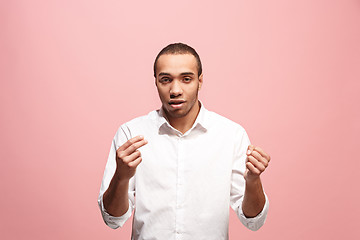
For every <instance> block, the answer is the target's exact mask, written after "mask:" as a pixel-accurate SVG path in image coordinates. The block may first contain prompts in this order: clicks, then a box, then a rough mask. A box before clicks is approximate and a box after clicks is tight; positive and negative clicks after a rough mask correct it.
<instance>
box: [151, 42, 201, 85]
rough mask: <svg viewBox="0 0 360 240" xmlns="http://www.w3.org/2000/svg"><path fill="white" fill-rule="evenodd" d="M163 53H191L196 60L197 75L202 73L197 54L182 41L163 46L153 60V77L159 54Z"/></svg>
mask: <svg viewBox="0 0 360 240" xmlns="http://www.w3.org/2000/svg"><path fill="white" fill-rule="evenodd" d="M165 54H191V55H193V56H194V57H195V58H196V62H197V65H198V66H197V70H198V76H199V77H200V75H201V73H202V65H201V61H200V57H199V54H197V52H196V51H195V49H194V48H192V47H190V46H189V45H186V44H184V43H172V44H169V45H167V46H166V47H164V48H163V49H162V50H161V51H160V52H159V54H158V55H157V56H156V58H155V62H154V77H155V78H156V63H157V61H158V59H159V57H160V56H161V55H165Z"/></svg>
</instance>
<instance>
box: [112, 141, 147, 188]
mask: <svg viewBox="0 0 360 240" xmlns="http://www.w3.org/2000/svg"><path fill="white" fill-rule="evenodd" d="M147 143H148V141H147V140H145V139H144V137H143V136H136V137H134V138H132V139H130V140H128V141H127V142H126V143H124V144H123V145H122V146H120V147H119V148H118V149H117V150H116V164H117V167H116V172H115V174H117V176H118V179H119V180H120V181H122V180H127V181H128V180H129V179H130V178H131V177H132V176H134V174H135V171H136V167H137V166H138V165H139V164H140V163H141V160H142V158H141V153H140V151H139V150H137V149H138V148H140V147H142V146H144V145H146V144H147Z"/></svg>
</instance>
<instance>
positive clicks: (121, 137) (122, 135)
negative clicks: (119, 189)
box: [98, 126, 135, 229]
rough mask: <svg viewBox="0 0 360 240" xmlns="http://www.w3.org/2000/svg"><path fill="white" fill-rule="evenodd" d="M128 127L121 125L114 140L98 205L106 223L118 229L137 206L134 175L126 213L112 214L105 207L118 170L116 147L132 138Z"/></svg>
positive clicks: (130, 184) (130, 183)
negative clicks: (108, 191) (108, 190)
mask: <svg viewBox="0 0 360 240" xmlns="http://www.w3.org/2000/svg"><path fill="white" fill-rule="evenodd" d="M124 129H127V128H126V127H123V126H121V127H120V128H119V130H118V131H117V132H116V134H115V137H114V139H113V141H112V144H111V148H110V153H109V157H108V160H107V163H106V166H105V171H104V176H103V179H102V182H101V187H100V193H99V197H98V205H99V208H100V211H101V215H102V217H103V220H104V222H105V224H106V225H108V226H109V227H110V228H113V229H116V228H118V227H122V226H123V225H124V224H125V222H126V221H127V220H128V219H129V218H130V217H131V213H132V211H133V209H134V208H135V183H134V177H132V178H131V179H130V181H129V192H128V196H129V208H128V210H127V212H126V213H125V214H123V215H122V216H120V217H114V216H111V215H110V214H109V213H108V212H107V211H106V209H105V208H104V203H103V195H104V192H105V191H106V190H107V189H108V187H109V185H110V182H111V179H112V178H113V176H114V173H115V170H116V159H115V158H116V149H118V148H119V147H120V146H121V145H122V144H124V143H125V142H126V141H127V140H128V139H130V134H129V133H127V132H126V131H124Z"/></svg>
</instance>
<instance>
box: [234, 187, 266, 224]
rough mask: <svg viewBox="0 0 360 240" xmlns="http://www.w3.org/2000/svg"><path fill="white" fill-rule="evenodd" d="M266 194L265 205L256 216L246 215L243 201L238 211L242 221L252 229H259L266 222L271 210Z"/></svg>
mask: <svg viewBox="0 0 360 240" xmlns="http://www.w3.org/2000/svg"><path fill="white" fill-rule="evenodd" d="M264 195H265V204H264V207H263V209H262V211H261V212H260V213H259V214H258V215H257V216H255V217H252V218H248V217H246V216H245V215H244V213H243V211H242V201H241V204H240V206H239V211H238V216H239V219H240V222H241V223H242V224H243V225H244V226H245V227H247V228H248V229H250V230H252V231H257V230H259V229H260V228H261V227H262V226H263V225H264V223H265V220H266V217H267V213H268V210H269V200H268V197H267V196H266V194H265V193H264Z"/></svg>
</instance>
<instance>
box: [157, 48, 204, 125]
mask: <svg viewBox="0 0 360 240" xmlns="http://www.w3.org/2000/svg"><path fill="white" fill-rule="evenodd" d="M155 81H156V82H155V83H156V87H157V89H158V92H159V97H160V100H161V102H162V106H163V109H164V110H165V112H166V114H167V115H168V117H171V118H182V117H185V116H187V114H188V113H189V112H191V110H193V107H194V105H195V104H197V102H198V91H199V89H200V87H201V84H202V75H200V77H198V70H197V62H196V58H195V57H194V56H193V55H191V54H164V55H161V56H160V57H159V58H158V61H157V63H156V79H155Z"/></svg>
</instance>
